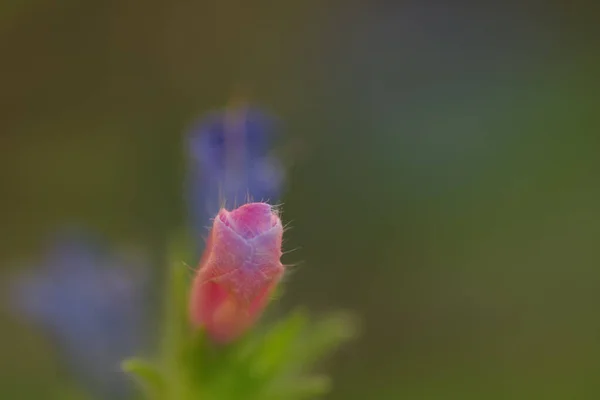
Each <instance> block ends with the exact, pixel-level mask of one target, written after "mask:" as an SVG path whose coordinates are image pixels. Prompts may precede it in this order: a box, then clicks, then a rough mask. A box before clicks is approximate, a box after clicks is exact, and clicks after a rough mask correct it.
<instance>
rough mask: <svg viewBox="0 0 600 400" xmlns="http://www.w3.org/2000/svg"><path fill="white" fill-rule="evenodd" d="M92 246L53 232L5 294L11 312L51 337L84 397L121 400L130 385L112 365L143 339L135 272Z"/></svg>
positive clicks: (81, 239)
mask: <svg viewBox="0 0 600 400" xmlns="http://www.w3.org/2000/svg"><path fill="white" fill-rule="evenodd" d="M94 243H96V242H95V241H93V240H92V239H90V238H88V237H87V235H81V234H79V235H78V234H76V232H63V233H60V234H59V235H57V237H56V238H54V240H53V241H52V242H51V243H50V246H49V248H48V249H47V251H46V254H45V255H44V257H43V261H42V265H40V266H39V268H38V269H37V270H36V271H31V272H29V273H24V274H22V275H20V276H18V277H17V279H15V280H14V281H12V282H11V283H12V285H13V286H12V288H11V289H12V290H11V291H10V293H11V296H12V304H13V307H14V309H15V311H16V312H17V313H18V314H19V315H21V316H23V317H25V318H26V319H27V321H28V322H32V323H34V324H36V325H38V326H39V327H40V328H41V329H43V330H45V331H46V332H48V333H50V334H51V335H52V337H53V339H54V340H55V341H56V343H57V345H58V347H59V348H60V349H61V350H62V352H63V355H64V356H65V359H66V361H67V363H68V364H69V365H70V367H71V369H72V371H73V374H74V375H75V377H76V378H77V379H78V380H79V381H81V383H83V384H84V385H85V386H86V387H87V389H88V390H90V391H91V392H92V394H95V395H96V396H98V397H99V398H107V399H121V398H126V397H127V396H128V394H129V389H130V387H129V386H130V385H129V382H128V381H127V378H126V377H125V375H124V374H123V373H122V372H121V370H120V363H121V361H122V360H123V359H124V358H126V357H129V356H133V355H137V353H138V352H139V350H140V346H141V343H142V342H143V339H144V337H143V326H142V319H143V318H142V312H143V308H142V306H143V298H142V292H141V289H142V274H141V271H140V270H135V269H132V268H131V267H139V266H138V265H135V262H131V261H130V262H128V261H127V260H126V259H125V257H124V256H116V255H113V254H109V253H108V252H107V251H105V250H103V249H100V248H97V247H94V245H93V244H94ZM132 264H133V265H132Z"/></svg>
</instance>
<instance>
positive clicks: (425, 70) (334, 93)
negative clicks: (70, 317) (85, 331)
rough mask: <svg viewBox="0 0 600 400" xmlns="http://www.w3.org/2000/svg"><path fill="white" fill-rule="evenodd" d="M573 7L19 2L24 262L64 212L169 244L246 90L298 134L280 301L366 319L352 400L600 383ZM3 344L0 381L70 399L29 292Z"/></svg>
mask: <svg viewBox="0 0 600 400" xmlns="http://www.w3.org/2000/svg"><path fill="white" fill-rule="evenodd" d="M563 3H564V4H561V3H557V4H555V5H554V6H547V7H545V8H540V7H537V8H532V7H528V6H527V3H522V4H521V5H520V6H519V7H511V6H509V5H503V6H502V7H500V6H492V5H491V4H490V5H484V4H480V5H479V6H477V7H475V8H474V7H473V6H470V7H466V6H461V5H459V4H458V3H456V4H454V6H448V5H444V4H443V3H442V2H440V1H437V2H420V3H419V2H416V1H415V2H412V3H402V4H394V2H389V1H388V2H386V1H378V2H352V1H350V2H346V3H343V2H331V1H330V2H327V1H303V2H255V3H253V4H252V5H251V4H250V3H249V2H241V1H239V2H236V1H218V2H203V1H198V2H191V1H173V2H159V1H147V2H143V3H140V2H133V1H130V0H120V1H104V2H78V1H60V2H50V1H43V0H21V1H5V2H3V3H2V4H0V60H1V61H0V65H1V67H0V104H1V107H0V188H1V196H0V221H1V224H0V260H1V261H2V270H1V271H0V272H1V273H2V279H3V280H8V279H9V277H10V276H11V274H12V273H14V272H16V271H17V270H18V268H19V267H17V265H18V264H19V262H24V261H26V260H29V259H30V258H32V257H34V256H35V255H36V253H37V252H38V250H39V248H40V246H41V244H42V243H43V241H44V240H45V238H46V237H47V235H49V234H51V233H52V231H53V230H54V229H55V228H56V227H57V226H60V224H62V223H65V222H72V221H82V222H84V223H86V224H88V225H89V226H91V227H92V228H93V229H95V230H97V231H99V232H100V233H102V234H104V235H106V236H107V237H109V238H110V239H111V240H112V241H113V243H117V244H122V245H134V246H139V247H142V248H151V249H153V250H156V249H158V250H157V251H156V253H157V254H160V248H161V245H160V244H162V243H164V241H165V239H166V237H167V235H168V233H169V232H171V231H173V230H174V229H176V228H177V227H179V226H181V225H182V224H185V223H186V214H185V208H184V202H183V201H184V198H183V188H184V187H183V177H184V173H185V157H184V156H185V150H186V149H185V146H184V145H185V142H184V141H185V129H186V128H187V127H189V125H190V123H191V122H193V121H194V119H195V118H196V117H198V116H199V115H201V114H202V113H204V112H206V111H208V110H211V109H213V108H218V107H222V106H224V105H225V104H226V103H227V102H228V101H229V99H230V98H231V97H232V96H234V95H237V94H240V93H241V94H242V95H244V96H247V98H248V99H250V100H251V101H252V102H255V103H256V104H260V105H264V106H265V107H267V108H268V109H270V110H272V111H273V112H275V113H276V114H277V115H278V116H280V117H281V118H282V119H283V121H284V122H285V134H286V135H287V139H288V144H287V146H284V148H281V149H278V151H280V152H281V153H280V154H283V155H284V157H285V159H286V161H287V162H288V163H289V165H290V170H289V176H288V187H287V190H286V193H285V196H284V198H283V203H284V206H283V210H284V218H285V219H286V220H287V221H292V222H291V226H292V228H293V229H291V230H289V231H288V232H287V242H286V243H287V244H286V246H287V247H288V249H295V248H298V250H297V251H295V252H292V253H290V254H289V255H288V256H286V261H287V262H290V263H296V262H301V263H300V264H299V265H298V266H296V267H293V268H291V269H292V273H291V274H290V275H289V279H288V281H287V284H286V285H287V286H286V293H285V296H284V297H283V298H282V299H281V301H280V303H279V305H278V306H277V307H278V308H281V311H285V310H287V309H290V308H292V307H294V306H296V305H300V304H302V305H306V306H308V307H309V308H310V309H311V310H313V311H315V312H321V311H327V310H334V309H338V308H344V309H351V310H355V311H356V312H358V313H359V315H361V317H362V319H363V334H362V336H361V338H360V340H359V341H358V342H356V343H355V344H354V345H351V346H347V347H346V348H345V349H343V350H342V351H340V352H339V353H338V354H337V356H336V357H335V358H334V359H333V360H330V361H329V362H328V363H327V365H326V366H325V367H326V369H327V370H328V371H331V372H332V374H333V376H334V379H335V390H334V392H333V393H332V394H331V395H330V397H329V398H331V399H344V400H352V399H371V398H373V399H401V398H406V399H466V398H474V399H483V398H485V399H535V398H540V399H595V398H598V397H599V396H600V380H599V379H598V374H599V373H600V359H599V355H600V316H599V315H598V306H597V304H598V301H599V300H600V290H599V289H600V271H599V267H600V263H599V261H600V250H598V246H597V242H598V239H599V238H600V184H599V183H598V172H600V158H599V157H598V150H599V148H600V147H599V146H600V133H599V132H600V130H599V128H600V123H599V120H598V107H599V105H600V102H599V101H598V93H599V89H600V81H599V80H598V79H597V72H598V71H599V70H600V56H599V54H600V53H599V50H600V46H599V45H598V43H599V41H598V39H600V34H599V32H598V28H597V26H596V25H597V24H595V23H594V18H593V17H592V14H593V13H592V12H591V8H589V7H586V6H585V3H582V2H579V3H577V2H575V3H573V2H569V3H567V2H563ZM154 273H155V274H156V276H157V277H160V276H161V274H162V271H154ZM3 290H5V289H3ZM0 355H1V357H0V398H2V399H21V398H40V396H42V397H43V398H45V399H53V398H57V399H58V398H64V397H62V396H61V395H59V394H58V391H57V390H58V389H57V388H59V387H61V386H63V385H65V384H66V383H67V382H68V381H69V377H68V374H67V372H66V371H65V370H64V368H62V367H61V366H60V365H59V364H58V362H57V359H58V358H57V354H56V352H55V350H54V349H53V348H52V347H51V346H50V345H49V344H48V342H47V341H46V339H45V337H44V336H42V335H41V334H40V333H38V332H34V331H31V330H30V328H28V327H27V326H25V325H23V324H22V323H21V322H18V321H17V320H16V319H14V318H13V317H11V316H10V314H9V313H8V312H7V310H3V311H2V314H1V315H0ZM54 393H57V394H54Z"/></svg>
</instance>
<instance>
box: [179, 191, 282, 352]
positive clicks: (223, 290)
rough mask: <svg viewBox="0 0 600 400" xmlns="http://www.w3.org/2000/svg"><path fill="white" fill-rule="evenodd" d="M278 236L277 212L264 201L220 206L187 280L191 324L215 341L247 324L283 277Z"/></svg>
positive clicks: (233, 335)
mask: <svg viewBox="0 0 600 400" xmlns="http://www.w3.org/2000/svg"><path fill="white" fill-rule="evenodd" d="M282 237H283V226H282V224H281V220H280V219H279V215H278V214H277V212H276V211H275V210H273V208H272V207H271V206H270V205H269V204H267V203H249V204H245V205H243V206H241V207H239V208H237V209H235V210H233V211H227V210H225V209H221V210H220V211H219V214H218V215H217V217H216V218H215V220H214V223H213V226H212V230H211V232H210V236H209V238H208V241H207V246H206V250H205V251H204V254H203V255H202V259H201V260H200V266H199V270H198V273H197V275H196V277H195V279H194V282H193V284H192V291H191V296H190V316H191V321H192V324H193V325H195V326H197V327H204V328H205V329H206V331H207V332H208V334H209V335H210V336H211V337H212V338H213V339H214V340H216V341H219V342H228V341H231V340H233V339H235V338H237V337H238V336H240V335H241V334H242V333H244V331H246V330H247V329H248V328H249V327H250V326H252V324H253V323H254V322H255V321H256V319H257V318H258V317H259V316H260V314H261V313H262V311H263V309H264V307H265V306H266V305H267V303H268V301H269V297H270V295H271V293H272V291H273V289H274V288H275V287H276V286H277V283H278V282H279V280H280V279H281V277H282V275H283V272H284V267H283V265H282V264H281V261H280V258H281V240H282Z"/></svg>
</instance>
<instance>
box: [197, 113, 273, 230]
mask: <svg viewBox="0 0 600 400" xmlns="http://www.w3.org/2000/svg"><path fill="white" fill-rule="evenodd" d="M277 133H278V127H277V120H276V119H275V118H274V117H273V116H271V115H269V114H267V113H266V112H264V111H262V110H260V109H258V108H252V107H238V108H231V109H227V110H225V111H220V112H213V113H211V114H209V115H207V116H205V117H204V118H201V119H200V121H198V122H197V123H196V124H195V125H194V126H193V127H192V129H191V131H190V135H189V140H190V142H189V143H190V152H191V163H192V165H191V171H190V174H191V182H190V186H191V187H190V191H191V202H192V203H191V205H190V212H191V214H192V218H193V224H194V229H195V232H196V233H198V234H201V233H203V232H205V231H206V229H205V228H206V227H207V226H208V225H209V223H210V218H212V217H214V216H215V215H216V214H217V212H218V211H219V208H220V207H221V206H223V205H226V206H227V207H228V208H231V207H236V206H239V205H241V204H244V203H246V202H248V201H269V202H270V203H272V204H273V203H277V202H279V200H280V196H281V193H282V190H283V184H284V179H285V170H284V167H283V164H282V163H281V160H280V159H279V158H277V157H276V156H274V155H273V154H272V149H273V147H274V145H275V142H276V139H277Z"/></svg>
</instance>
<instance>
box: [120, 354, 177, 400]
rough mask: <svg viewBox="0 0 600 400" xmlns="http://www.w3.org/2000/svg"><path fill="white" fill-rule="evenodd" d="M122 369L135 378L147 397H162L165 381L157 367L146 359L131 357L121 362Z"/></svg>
mask: <svg viewBox="0 0 600 400" xmlns="http://www.w3.org/2000/svg"><path fill="white" fill-rule="evenodd" d="M121 367H122V368H123V370H124V371H125V372H127V373H129V374H132V375H133V376H135V377H136V378H137V380H138V381H139V383H141V385H142V387H143V388H144V389H145V391H146V393H147V394H148V396H149V397H151V398H155V399H162V398H163V397H164V394H165V389H166V382H165V379H164V376H163V375H162V372H161V371H160V370H159V369H158V367H157V366H156V365H154V364H152V363H149V362H147V361H144V360H141V359H137V358H132V359H129V360H125V361H123V363H122V366H121Z"/></svg>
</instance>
